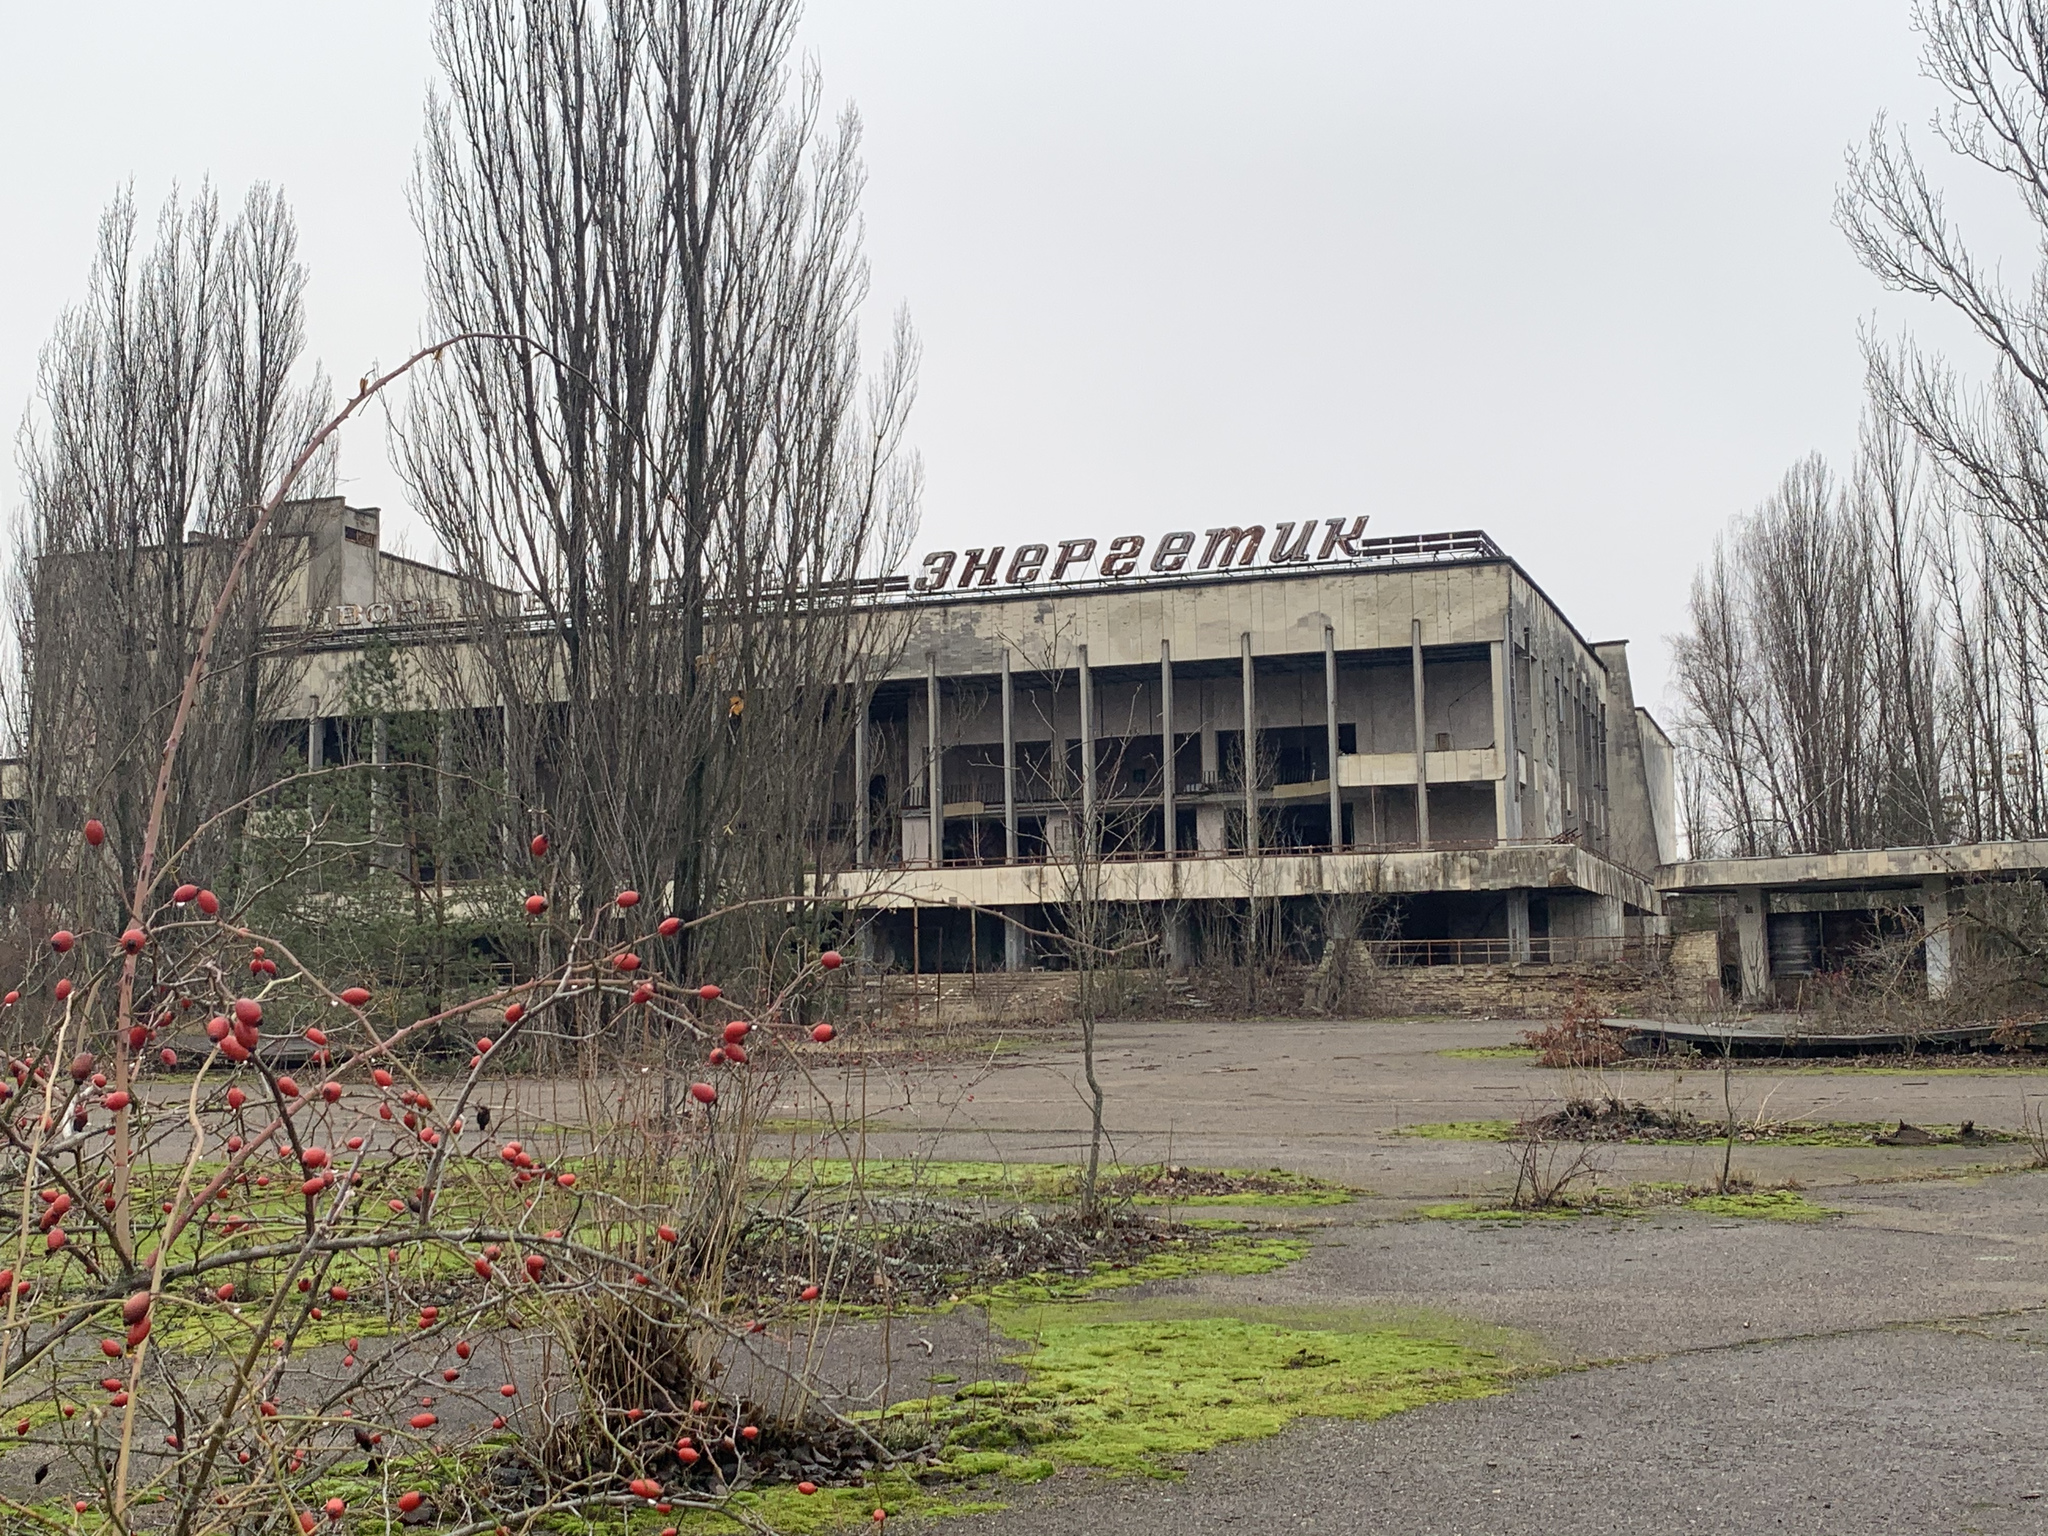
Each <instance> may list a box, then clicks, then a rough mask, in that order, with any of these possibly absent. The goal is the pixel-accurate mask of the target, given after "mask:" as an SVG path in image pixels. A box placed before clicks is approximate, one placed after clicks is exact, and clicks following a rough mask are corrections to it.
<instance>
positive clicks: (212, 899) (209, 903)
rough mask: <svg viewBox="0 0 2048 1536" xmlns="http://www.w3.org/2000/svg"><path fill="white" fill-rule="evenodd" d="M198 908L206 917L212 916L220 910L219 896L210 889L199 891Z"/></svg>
mask: <svg viewBox="0 0 2048 1536" xmlns="http://www.w3.org/2000/svg"><path fill="white" fill-rule="evenodd" d="M199 910H200V911H202V912H204V913H205V914H206V915H207V916H208V917H212V916H213V915H214V914H215V913H217V912H219V911H220V898H219V897H218V896H216V895H214V894H213V892H211V891H201V892H200V893H199Z"/></svg>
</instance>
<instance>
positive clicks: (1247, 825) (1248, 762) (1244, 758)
mask: <svg viewBox="0 0 2048 1536" xmlns="http://www.w3.org/2000/svg"><path fill="white" fill-rule="evenodd" d="M1242 664H1243V670H1244V742H1243V749H1242V751H1241V752H1240V754H1239V756H1240V760H1241V762H1242V764H1243V773H1244V851H1245V852H1246V853H1248V854H1250V853H1257V852H1258V851H1259V749H1258V739H1259V732H1258V726H1257V723H1256V721H1257V716H1256V715H1255V714H1254V713H1253V704H1254V702H1255V700H1254V698H1253V694H1252V635H1251V631H1250V630H1246V631H1245V632H1244V647H1243V655H1242Z"/></svg>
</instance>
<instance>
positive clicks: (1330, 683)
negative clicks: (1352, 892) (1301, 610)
mask: <svg viewBox="0 0 2048 1536" xmlns="http://www.w3.org/2000/svg"><path fill="white" fill-rule="evenodd" d="M1323 721H1324V724H1325V725H1326V726H1327V727H1328V733H1329V749H1330V847H1331V848H1332V849H1333V850H1334V849H1342V848H1343V846H1344V792H1343V790H1342V789H1340V788H1339V787H1338V784H1337V631H1336V629H1335V627H1334V626H1332V625H1329V624H1325V625H1324V626H1323Z"/></svg>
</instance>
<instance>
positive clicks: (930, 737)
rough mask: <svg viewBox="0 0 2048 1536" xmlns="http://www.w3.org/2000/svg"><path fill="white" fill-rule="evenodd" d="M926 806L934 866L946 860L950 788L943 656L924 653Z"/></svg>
mask: <svg viewBox="0 0 2048 1536" xmlns="http://www.w3.org/2000/svg"><path fill="white" fill-rule="evenodd" d="M924 756H925V772H924V782H925V807H926V811H927V813H928V814H929V816H930V817H931V827H932V830H931V839H932V867H933V868H934V869H936V868H938V867H939V866H940V865H941V864H943V863H944V862H945V858H946V786H945V785H944V784H943V783H941V782H940V777H941V774H942V773H943V771H944V764H943V763H942V762H941V760H940V754H939V653H938V652H937V651H926V652H925V653H924Z"/></svg>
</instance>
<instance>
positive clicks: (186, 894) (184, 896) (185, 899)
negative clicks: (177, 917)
mask: <svg viewBox="0 0 2048 1536" xmlns="http://www.w3.org/2000/svg"><path fill="white" fill-rule="evenodd" d="M198 894H199V887H198V886H196V885H191V884H186V885H181V886H179V887H178V888H177V889H176V890H175V891H173V892H171V900H172V901H174V902H176V903H177V904H178V905H179V906H181V907H182V906H185V905H186V904H187V903H189V902H190V901H191V900H192V898H193V897H194V896H197V895H198Z"/></svg>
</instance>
